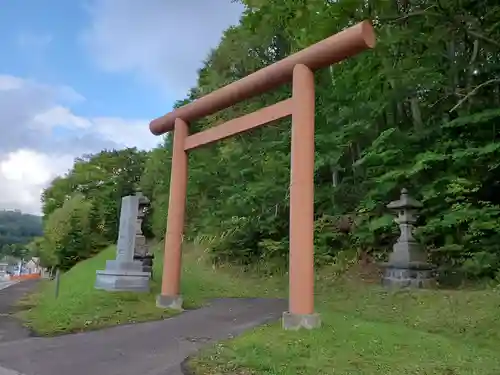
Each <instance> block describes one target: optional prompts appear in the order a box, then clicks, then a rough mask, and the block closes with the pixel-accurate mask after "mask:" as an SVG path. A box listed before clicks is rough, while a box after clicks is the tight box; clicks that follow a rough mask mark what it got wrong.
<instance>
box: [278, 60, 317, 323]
mask: <svg viewBox="0 0 500 375" xmlns="http://www.w3.org/2000/svg"><path fill="white" fill-rule="evenodd" d="M292 108H293V109H292V145H291V166H290V254H289V262H290V264H289V278H290V279H289V288H290V291H289V311H287V312H285V313H283V319H282V323H283V328H284V329H289V330H292V329H300V328H307V329H311V328H316V327H319V326H320V325H321V319H320V316H319V314H317V313H315V312H314V116H315V94H314V73H313V72H312V71H311V70H310V69H309V68H308V67H307V66H305V65H302V64H299V65H296V66H295V67H294V69H293V88H292Z"/></svg>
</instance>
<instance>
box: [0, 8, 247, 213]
mask: <svg viewBox="0 0 500 375" xmlns="http://www.w3.org/2000/svg"><path fill="white" fill-rule="evenodd" d="M214 4H217V5H214ZM0 9H1V10H0V46H1V47H2V49H3V51H2V53H1V54H0V209H19V210H21V211H23V212H26V213H33V214H40V211H41V204H40V194H41V192H42V190H43V189H44V188H45V187H46V186H48V184H50V181H52V179H53V178H54V177H55V176H57V175H61V174H64V173H65V172H66V171H67V170H68V169H70V168H71V166H72V164H73V160H74V158H75V157H77V156H80V155H82V154H87V153H94V152H99V151H100V150H102V149H104V148H107V149H111V148H115V149H120V148H124V147H138V148H140V149H146V150H147V149H151V148H153V147H155V146H156V145H157V144H158V143H159V141H160V139H159V138H158V137H155V136H153V135H152V134H151V133H150V132H149V128H148V123H149V121H150V120H152V119H154V118H156V117H159V116H161V115H163V114H165V113H167V112H169V111H170V110H171V109H172V105H173V103H174V102H175V101H176V100H178V99H183V98H184V97H185V95H186V93H187V91H188V89H189V88H190V87H192V86H194V85H195V84H196V79H197V70H198V69H199V68H201V66H202V61H203V59H204V58H205V57H206V56H207V54H208V53H209V51H210V49H211V48H214V47H216V46H217V44H218V43H219V41H220V38H221V36H222V32H223V31H224V30H225V29H226V28H227V27H229V26H230V25H233V24H237V22H238V20H239V17H240V14H241V11H242V8H241V5H239V4H235V3H232V2H231V1H230V0H211V1H208V0H142V1H137V0H72V1H68V0H44V1H40V0H0Z"/></svg>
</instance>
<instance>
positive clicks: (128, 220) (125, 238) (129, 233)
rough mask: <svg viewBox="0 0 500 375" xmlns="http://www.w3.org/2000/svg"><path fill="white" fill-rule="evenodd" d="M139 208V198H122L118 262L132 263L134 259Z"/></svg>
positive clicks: (117, 250) (117, 247)
mask: <svg viewBox="0 0 500 375" xmlns="http://www.w3.org/2000/svg"><path fill="white" fill-rule="evenodd" d="M138 207H139V197H137V196H135V195H129V196H127V197H123V198H122V207H121V211H120V227H119V232H118V243H117V246H116V260H118V261H122V262H131V261H133V259H134V248H135V233H136V225H137V214H138Z"/></svg>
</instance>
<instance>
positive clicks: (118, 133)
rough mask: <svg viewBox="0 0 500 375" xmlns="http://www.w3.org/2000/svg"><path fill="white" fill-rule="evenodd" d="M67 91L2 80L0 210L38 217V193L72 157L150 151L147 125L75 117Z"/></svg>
mask: <svg viewBox="0 0 500 375" xmlns="http://www.w3.org/2000/svg"><path fill="white" fill-rule="evenodd" d="M82 99H83V98H82V97H81V96H79V94H77V93H76V92H75V91H74V90H72V89H70V88H68V87H62V88H61V87H51V86H48V85H43V84H40V83H38V82H34V81H29V80H24V79H22V78H19V77H13V76H6V75H3V76H2V75H0V132H1V134H3V136H2V137H0V209H15V208H16V209H21V210H23V211H25V212H31V213H39V212H40V193H41V191H42V189H43V188H44V187H46V186H47V184H48V183H49V182H50V181H51V180H52V179H53V178H54V177H55V176H56V175H60V174H62V173H65V172H66V171H67V170H68V169H69V168H70V167H71V166H72V164H73V160H74V158H75V157H77V156H80V155H82V154H84V153H93V152H99V151H100V150H102V149H104V148H108V149H109V148H123V147H138V148H141V149H150V148H152V147H154V146H155V145H156V144H157V142H158V141H159V140H158V138H156V137H154V136H153V135H152V134H151V133H150V132H149V129H148V126H147V124H148V121H147V120H141V119H138V120H135V119H122V118H107V117H96V118H87V117H83V116H78V115H76V114H75V113H73V112H72V111H71V109H70V106H69V105H70V104H71V103H73V102H74V101H75V100H82Z"/></svg>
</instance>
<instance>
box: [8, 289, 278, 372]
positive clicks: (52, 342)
mask: <svg viewBox="0 0 500 375" xmlns="http://www.w3.org/2000/svg"><path fill="white" fill-rule="evenodd" d="M20 284H24V282H23V283H20ZM13 288H16V286H12V287H10V288H7V289H4V290H3V291H0V300H1V299H2V295H1V293H2V292H5V291H9V290H14V289H13ZM1 307H2V303H1V301H0V310H1ZM286 308H287V304H286V301H285V300H276V299H261V298H253V299H252V298H250V299H218V300H214V301H212V303H211V304H210V305H209V306H207V307H204V308H201V309H198V310H192V311H186V312H184V313H182V314H180V315H178V316H175V317H172V318H169V319H166V320H162V321H156V322H148V323H140V324H134V325H126V326H119V327H113V328H108V329H104V330H101V331H94V332H85V333H78V334H72V335H64V336H58V337H51V338H41V337H26V338H24V339H17V340H9V341H4V342H1V339H0V375H54V374H58V375H87V374H99V375H180V374H182V372H181V370H180V364H181V362H182V361H183V360H184V359H185V358H186V357H187V356H190V355H192V354H194V353H195V352H196V351H198V350H199V349H200V348H201V347H202V346H205V345H207V344H210V343H213V342H217V341H220V340H224V339H228V338H231V337H234V336H236V335H238V334H240V333H242V332H244V331H245V330H248V329H250V328H253V327H256V326H259V325H262V324H264V323H267V322H270V321H275V320H278V319H279V318H280V317H281V315H282V312H283V311H285V310H286ZM2 366H3V367H2ZM2 371H3V372H2Z"/></svg>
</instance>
